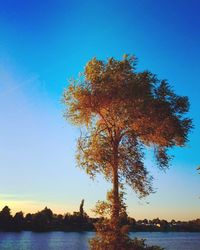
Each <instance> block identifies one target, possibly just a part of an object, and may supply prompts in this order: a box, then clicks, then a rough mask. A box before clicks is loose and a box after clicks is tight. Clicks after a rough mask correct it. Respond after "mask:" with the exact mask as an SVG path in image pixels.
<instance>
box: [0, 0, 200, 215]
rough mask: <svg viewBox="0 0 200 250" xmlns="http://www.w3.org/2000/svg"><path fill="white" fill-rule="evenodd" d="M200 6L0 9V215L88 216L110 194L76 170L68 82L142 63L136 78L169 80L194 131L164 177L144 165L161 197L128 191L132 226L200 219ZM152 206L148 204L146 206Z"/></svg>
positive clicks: (149, 3)
mask: <svg viewBox="0 0 200 250" xmlns="http://www.w3.org/2000/svg"><path fill="white" fill-rule="evenodd" d="M199 12H200V3H199V1H198V0H196V1H195V0H187V1H186V0H174V1H160V0H137V1H136V0H132V1H127V0H124V1H116V0H115V1H114V0H113V1H109V0H107V1H106V0H102V1H92V0H79V1H78V0H71V1H67V0H63V1H61V0H54V1H53V0H49V1H41V0H40V1H39V0H35V1H33V0H30V1H26V0H18V1H15V0H0V117H1V120H0V178H1V179H0V209H1V208H2V207H3V206H5V205H6V204H8V205H9V206H10V207H11V208H12V211H13V212H16V210H21V209H22V210H23V211H25V212H29V211H37V210H39V209H42V208H43V207H44V206H45V205H47V206H49V207H50V208H52V209H53V210H54V211H55V212H61V213H64V212H66V211H74V210H77V209H78V207H79V204H80V201H81V199H82V198H84V199H85V201H86V204H85V209H86V211H87V212H88V213H90V209H91V208H92V207H94V205H95V202H96V201H97V200H98V199H104V198H105V195H106V190H107V189H108V188H109V187H110V186H109V184H107V183H106V182H105V181H104V180H103V179H102V178H98V179H97V181H95V182H92V181H91V180H90V179H89V177H88V176H87V175H86V174H85V173H84V172H83V171H81V170H80V169H78V168H76V167H75V165H76V163H75V160H74V155H75V146H76V138H77V137H78V135H79V129H78V128H75V127H72V126H71V125H70V124H68V123H67V122H65V121H64V119H63V117H62V113H63V109H64V107H63V106H62V104H61V102H60V100H61V96H62V92H63V88H64V87H66V86H67V79H69V78H71V77H75V78H76V77H77V76H78V73H79V72H81V71H83V69H84V65H85V64H86V63H87V61H88V60H90V59H91V58H92V57H94V56H96V57H98V58H100V59H106V58H107V57H111V56H113V57H116V58H118V59H120V58H121V57H122V55H123V54H125V53H130V54H135V55H136V56H137V57H138V58H139V64H138V70H143V69H149V70H150V71H152V72H153V73H156V74H157V75H158V77H159V78H164V79H168V80H169V82H170V83H171V85H172V86H173V87H174V90H175V92H176V93H178V94H180V95H187V96H189V99H190V103H191V108H190V113H189V115H190V117H192V118H193V120H194V125H195V129H194V130H193V132H192V133H191V134H190V137H189V139H190V142H189V143H188V144H187V146H186V147H185V148H178V149H175V150H173V152H172V153H173V154H174V155H175V158H174V160H173V161H172V166H171V168H170V169H169V170H168V171H167V172H166V173H163V172H160V171H159V170H158V169H156V168H154V167H153V165H154V164H153V162H152V161H151V160H150V159H147V164H148V166H149V170H151V171H152V173H153V175H154V177H155V181H154V187H155V188H156V189H157V192H156V194H153V195H151V196H150V197H148V198H147V199H146V200H139V199H138V198H137V197H136V195H135V194H134V193H133V192H131V190H129V189H128V195H127V204H128V212H129V214H130V215H131V216H133V217H135V218H137V219H139V218H145V217H147V218H154V217H160V218H166V219H172V218H175V219H183V220H184V219H193V218H197V217H200V214H199V211H200V199H199V196H200V175H198V174H197V171H196V168H197V166H198V165H199V164H200V159H199V157H200V150H199V139H200V116H199V107H198V106H199V93H200V74H199V70H200V59H199V58H200V46H199V45H200V30H199V27H200V15H199ZM147 203H149V204H147Z"/></svg>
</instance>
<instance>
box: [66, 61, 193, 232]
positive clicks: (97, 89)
mask: <svg viewBox="0 0 200 250" xmlns="http://www.w3.org/2000/svg"><path fill="white" fill-rule="evenodd" d="M136 63H137V60H136V58H135V57H134V56H124V58H123V59H122V60H116V59H114V58H109V59H108V60H107V61H101V60H97V59H96V58H93V59H92V60H91V61H89V62H88V63H87V65H86V67H85V71H84V73H83V74H82V76H81V77H80V79H79V80H77V81H76V80H72V82H71V84H70V85H69V87H68V88H67V89H65V91H64V98H63V100H64V103H65V104H66V112H65V118H66V119H67V120H69V121H70V122H72V123H73V124H75V125H77V126H85V129H84V134H82V135H81V136H80V138H79V140H78V153H77V160H78V164H79V166H81V167H82V168H84V169H85V170H86V172H87V173H88V174H89V175H90V176H91V177H94V176H95V175H96V174H97V173H101V174H103V175H104V176H105V178H106V179H107V180H110V181H111V182H112V184H113V190H112V191H113V206H112V216H111V220H112V223H113V225H114V228H115V230H116V235H117V232H119V227H118V225H119V214H120V198H119V187H120V184H122V183H126V184H128V185H130V186H131V187H132V188H133V189H134V190H135V191H136V192H137V193H138V194H139V195H140V196H141V197H142V196H146V195H148V194H149V193H151V192H152V177H151V176H150V175H149V173H148V171H147V169H146V167H145V165H144V156H145V153H144V152H145V150H144V149H145V147H151V148H153V149H154V153H155V158H156V161H157V164H158V166H159V167H160V168H161V169H165V168H166V167H168V164H169V160H170V156H169V155H168V154H167V149H169V148H172V147H173V146H184V145H185V143H186V142H187V135H188V132H189V130H190V129H191V127H192V125H191V124H192V123H191V119H189V118H186V117H185V113H187V112H188V108H189V102H188V98H187V97H185V96H178V95H176V94H175V93H174V91H173V90H172V88H171V87H170V85H169V84H168V82H167V81H166V80H158V79H157V77H156V75H155V74H152V73H151V72H149V71H143V72H137V71H136Z"/></svg>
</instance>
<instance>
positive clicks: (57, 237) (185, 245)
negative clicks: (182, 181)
mask: <svg viewBox="0 0 200 250" xmlns="http://www.w3.org/2000/svg"><path fill="white" fill-rule="evenodd" d="M93 235H94V233H92V232H83V233H73V232H71V233H66V232H49V233H34V232H21V233H3V232H0V249H1V250H88V240H89V239H90V238H91V237H93ZM130 235H131V236H132V237H139V238H146V239H147V243H148V244H150V245H160V246H162V247H165V249H166V250H199V249H200V248H199V246H200V233H176V232H169V233H159V232H152V233H149V232H145V233H142V232H138V233H131V234H130Z"/></svg>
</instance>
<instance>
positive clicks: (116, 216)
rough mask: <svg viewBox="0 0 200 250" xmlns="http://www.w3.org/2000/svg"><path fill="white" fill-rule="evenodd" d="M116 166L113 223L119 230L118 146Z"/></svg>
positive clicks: (115, 152)
mask: <svg viewBox="0 0 200 250" xmlns="http://www.w3.org/2000/svg"><path fill="white" fill-rule="evenodd" d="M113 153H114V159H113V160H114V166H113V211H112V218H111V219H112V222H113V226H114V227H115V229H116V230H117V229H118V227H119V213H120V199H119V180H118V179H119V177H118V145H117V144H116V145H115V147H114V152H113Z"/></svg>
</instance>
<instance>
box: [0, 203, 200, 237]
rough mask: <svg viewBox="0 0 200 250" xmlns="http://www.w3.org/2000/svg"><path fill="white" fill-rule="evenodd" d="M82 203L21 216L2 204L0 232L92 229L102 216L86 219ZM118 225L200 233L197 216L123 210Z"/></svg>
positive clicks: (150, 229)
mask: <svg viewBox="0 0 200 250" xmlns="http://www.w3.org/2000/svg"><path fill="white" fill-rule="evenodd" d="M83 202H84V201H82V203H81V205H80V211H79V212H73V214H70V213H66V214H65V215H61V214H54V213H53V212H52V210H51V209H49V208H47V207H45V208H44V209H43V210H41V211H39V212H37V213H34V214H31V213H28V214H26V215H24V213H23V212H21V211H20V212H17V213H16V214H15V215H14V216H12V215H11V210H10V208H9V207H8V206H5V207H4V208H3V209H2V210H1V211H0V231H36V232H47V231H66V232H69V231H77V232H81V231H93V230H95V227H94V225H95V223H97V222H99V221H100V220H102V219H103V218H90V217H89V216H88V215H87V214H86V213H85V212H84V210H83ZM120 223H121V225H122V226H123V225H128V226H129V227H130V231H162V232H163V231H166V232H167V231H180V232H183V231H187V232H200V219H196V220H191V221H187V222H183V221H175V220H172V221H170V222H168V221H166V220H160V219H159V218H157V219H153V220H147V219H144V220H135V219H133V218H130V217H128V216H127V214H126V213H125V214H124V215H123V216H121V219H120Z"/></svg>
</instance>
